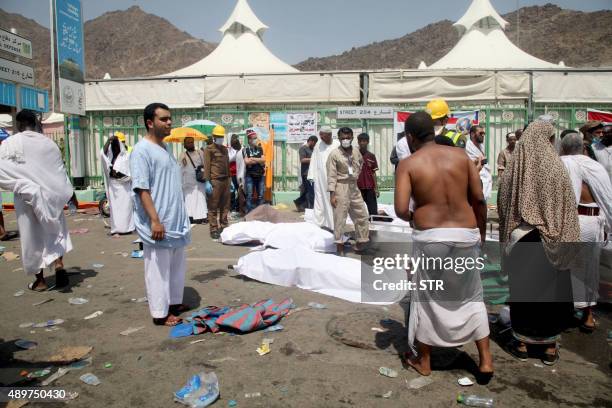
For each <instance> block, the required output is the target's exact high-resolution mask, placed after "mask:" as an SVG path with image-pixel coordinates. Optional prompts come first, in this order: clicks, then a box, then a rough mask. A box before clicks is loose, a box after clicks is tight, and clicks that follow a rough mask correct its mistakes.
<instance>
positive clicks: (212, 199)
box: [204, 125, 231, 239]
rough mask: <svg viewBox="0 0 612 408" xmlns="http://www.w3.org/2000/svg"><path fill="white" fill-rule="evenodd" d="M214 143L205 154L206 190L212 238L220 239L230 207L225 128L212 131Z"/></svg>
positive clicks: (229, 180)
mask: <svg viewBox="0 0 612 408" xmlns="http://www.w3.org/2000/svg"><path fill="white" fill-rule="evenodd" d="M212 137H213V141H214V143H213V144H211V145H210V146H208V147H207V148H206V150H205V153H204V178H205V179H206V183H205V189H206V194H207V195H208V222H209V224H210V237H211V238H212V239H219V237H220V235H221V231H223V229H224V228H225V227H227V225H228V221H227V214H228V213H229V207H230V183H231V179H230V169H229V153H228V151H227V147H225V146H224V142H225V128H224V127H223V126H220V125H217V126H215V128H214V129H213V131H212Z"/></svg>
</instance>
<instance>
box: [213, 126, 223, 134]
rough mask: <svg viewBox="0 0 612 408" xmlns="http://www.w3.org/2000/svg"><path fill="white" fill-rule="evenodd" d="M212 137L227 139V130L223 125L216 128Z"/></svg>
mask: <svg viewBox="0 0 612 408" xmlns="http://www.w3.org/2000/svg"><path fill="white" fill-rule="evenodd" d="M212 135H213V136H223V137H225V128H224V127H223V126H221V125H217V126H215V128H214V129H213V131H212Z"/></svg>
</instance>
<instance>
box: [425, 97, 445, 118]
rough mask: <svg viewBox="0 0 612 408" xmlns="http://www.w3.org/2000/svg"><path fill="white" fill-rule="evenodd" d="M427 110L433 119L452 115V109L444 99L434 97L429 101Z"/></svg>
mask: <svg viewBox="0 0 612 408" xmlns="http://www.w3.org/2000/svg"><path fill="white" fill-rule="evenodd" d="M425 112H427V113H429V115H430V116H431V118H432V119H433V120H436V119H440V118H443V117H444V116H449V115H450V109H449V108H448V104H447V103H446V101H445V100H444V99H434V100H432V101H429V103H428V104H427V107H426V108H425Z"/></svg>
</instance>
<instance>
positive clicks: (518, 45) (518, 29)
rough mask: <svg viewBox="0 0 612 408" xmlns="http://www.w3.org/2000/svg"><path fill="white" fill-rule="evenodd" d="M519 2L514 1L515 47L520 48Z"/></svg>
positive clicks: (517, 0)
mask: <svg viewBox="0 0 612 408" xmlns="http://www.w3.org/2000/svg"><path fill="white" fill-rule="evenodd" d="M519 1H520V0H516V46H517V47H519V48H520V47H521V19H520V15H521V12H520V8H519V7H520V5H519Z"/></svg>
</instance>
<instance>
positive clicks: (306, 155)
mask: <svg viewBox="0 0 612 408" xmlns="http://www.w3.org/2000/svg"><path fill="white" fill-rule="evenodd" d="M298 153H299V155H300V163H301V173H302V176H307V175H308V168H309V167H310V163H302V159H310V157H311V156H312V149H311V148H310V147H308V145H304V146H302V147H300V150H299V152H298Z"/></svg>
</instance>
